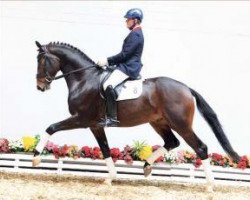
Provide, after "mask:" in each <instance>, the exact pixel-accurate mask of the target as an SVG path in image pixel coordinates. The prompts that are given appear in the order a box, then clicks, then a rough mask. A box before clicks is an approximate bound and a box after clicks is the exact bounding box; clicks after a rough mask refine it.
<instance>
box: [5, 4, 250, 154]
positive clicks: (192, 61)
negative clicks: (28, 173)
mask: <svg viewBox="0 0 250 200" xmlns="http://www.w3.org/2000/svg"><path fill="white" fill-rule="evenodd" d="M0 7H1V21H0V24H1V25H0V29H1V31H0V33H1V43H0V51H1V52H0V61H1V62H0V67H1V70H0V73H1V76H0V77H1V93H0V97H1V99H0V100H1V102H0V103H1V107H0V108H1V111H0V117H1V120H0V137H6V138H10V139H12V138H21V137H22V136H24V135H35V134H40V133H42V132H44V130H45V129H46V128H47V127H48V126H49V125H50V124H52V123H54V122H57V121H60V120H63V119H65V118H67V117H68V116H69V113H68V110H67V95H68V94H67V87H66V84H65V82H64V80H58V81H55V82H53V84H52V89H51V90H50V91H48V92H45V93H41V92H39V91H37V90H36V80H35V74H36V67H37V61H36V56H37V51H36V50H37V47H36V46H35V43H34V41H35V40H38V41H39V42H40V43H42V44H47V43H49V42H51V41H61V42H66V43H69V44H71V45H73V46H76V47H78V48H80V49H81V50H82V51H83V52H85V53H86V54H87V55H89V56H90V57H91V58H92V59H94V60H96V59H97V58H98V57H102V56H111V55H113V54H116V53H118V52H119V51H120V49H121V46H122V42H123V39H124V38H125V37H126V35H127V34H128V30H127V29H126V28H125V20H124V18H123V15H124V14H125V12H126V11H127V10H128V9H130V8H132V7H140V8H141V9H142V10H143V11H144V14H145V18H144V21H143V24H142V26H143V31H144V36H145V49H144V54H143V63H144V67H143V70H142V74H143V75H144V76H145V77H154V76H168V77H171V78H174V79H177V80H179V81H181V82H184V83H186V84H187V85H188V86H190V87H192V88H194V89H195V90H197V91H198V92H199V93H201V94H202V95H203V96H204V98H205V99H206V100H207V101H208V102H209V104H210V105H211V106H212V108H213V109H214V110H215V111H216V113H217V114H218V117H219V119H220V121H221V123H222V125H223V127H224V129H225V132H226V133H227V136H228V138H229V140H230V141H231V143H232V145H233V147H234V148H235V150H236V151H238V152H239V153H240V154H249V153H250V131H249V128H250V127H249V124H250V121H249V119H250V105H249V104H250V89H249V86H250V67H249V65H250V2H247V1H242V2H237V1H228V2H226V1H220V2H215V1H204V2H201V1H200V2H199V1H193V2H192V1H187V2H179V1H177V2H153V1H152V2H148V1H147V2H144V1H138V2H132V1H128V2H121V1H118V2H115V1H108V2H96V1H95V2H90V1H88V2H80V1H75V2H71V1H61V2H60V1H55V2H50V1H44V2H42V1H40V2H35V1H33V2H32V1H30V2H24V1H19V2H7V1H5V2H0ZM194 129H195V130H196V133H197V135H198V136H199V137H200V138H201V139H202V140H203V141H204V142H205V143H206V144H207V145H208V147H209V152H223V150H222V149H221V147H220V145H219V143H218V142H217V140H216V138H215V136H214V134H213V133H212V131H211V130H210V129H209V127H208V125H207V124H206V123H205V121H204V120H203V119H202V118H201V117H200V116H199V114H197V115H196V117H195V121H194ZM106 132H107V137H108V139H109V143H110V146H111V147H115V146H117V147H123V146H125V145H126V144H132V143H133V141H134V140H140V141H144V140H145V141H146V142H147V143H148V144H152V145H153V144H163V141H162V140H161V139H160V137H159V136H158V135H157V134H156V133H155V132H154V131H153V129H152V128H151V127H150V126H148V125H142V126H138V127H133V128H109V129H106ZM52 141H53V142H55V143H57V144H65V143H67V144H77V145H80V146H83V145H90V146H94V145H97V143H96V141H95V139H94V137H93V136H92V134H91V132H90V131H89V130H88V129H83V130H72V131H65V132H58V133H56V134H55V135H53V136H52ZM186 148H187V146H186V144H185V142H184V141H182V145H181V147H180V149H186Z"/></svg>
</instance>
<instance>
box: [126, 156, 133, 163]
mask: <svg viewBox="0 0 250 200" xmlns="http://www.w3.org/2000/svg"><path fill="white" fill-rule="evenodd" d="M124 161H125V162H126V163H127V164H132V163H133V158H132V157H131V156H130V155H126V156H124Z"/></svg>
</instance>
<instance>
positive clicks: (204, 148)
mask: <svg viewBox="0 0 250 200" xmlns="http://www.w3.org/2000/svg"><path fill="white" fill-rule="evenodd" d="M196 153H197V155H198V156H199V157H200V159H201V160H205V159H207V158H208V155H207V145H205V144H202V146H200V147H199V148H198V149H197V152H196Z"/></svg>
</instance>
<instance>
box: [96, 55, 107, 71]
mask: <svg viewBox="0 0 250 200" xmlns="http://www.w3.org/2000/svg"><path fill="white" fill-rule="evenodd" d="M96 64H97V65H98V66H99V67H101V68H103V69H105V68H106V67H107V66H108V59H107V58H100V59H99V60H97V62H96Z"/></svg>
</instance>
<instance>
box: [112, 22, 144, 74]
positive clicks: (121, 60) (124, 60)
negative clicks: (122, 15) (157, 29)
mask: <svg viewBox="0 0 250 200" xmlns="http://www.w3.org/2000/svg"><path fill="white" fill-rule="evenodd" d="M143 45H144V37H143V33H142V30H141V28H140V27H137V28H135V29H134V30H132V31H131V32H130V33H129V34H128V36H127V37H126V38H125V40H124V42H123V46H122V51H121V52H120V53H119V54H117V55H115V56H111V57H109V58H108V64H109V65H117V67H116V69H119V70H121V71H122V72H123V73H125V74H126V75H128V76H129V77H130V78H134V79H135V78H136V77H137V76H139V73H140V71H141V68H142V63H141V56H142V51H143Z"/></svg>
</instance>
